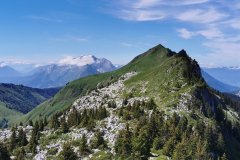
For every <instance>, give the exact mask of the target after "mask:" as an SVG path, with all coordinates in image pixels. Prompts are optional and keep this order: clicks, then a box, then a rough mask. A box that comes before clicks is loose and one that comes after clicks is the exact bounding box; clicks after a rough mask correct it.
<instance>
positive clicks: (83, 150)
mask: <svg viewBox="0 0 240 160" xmlns="http://www.w3.org/2000/svg"><path fill="white" fill-rule="evenodd" d="M79 149H80V153H81V154H83V155H84V154H85V153H87V152H88V146H87V138H86V135H85V134H83V136H82V138H81V143H80V146H79Z"/></svg>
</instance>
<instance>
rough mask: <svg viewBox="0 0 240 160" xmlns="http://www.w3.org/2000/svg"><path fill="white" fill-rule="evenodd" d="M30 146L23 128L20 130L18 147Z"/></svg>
mask: <svg viewBox="0 0 240 160" xmlns="http://www.w3.org/2000/svg"><path fill="white" fill-rule="evenodd" d="M27 144H28V141H27V136H26V132H24V131H23V129H22V128H20V129H19V130H18V145H19V146H26V145H27Z"/></svg>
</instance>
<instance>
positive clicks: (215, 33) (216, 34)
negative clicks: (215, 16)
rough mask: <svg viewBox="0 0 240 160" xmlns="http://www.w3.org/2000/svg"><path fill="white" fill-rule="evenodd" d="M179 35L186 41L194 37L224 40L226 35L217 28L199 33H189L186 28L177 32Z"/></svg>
mask: <svg viewBox="0 0 240 160" xmlns="http://www.w3.org/2000/svg"><path fill="white" fill-rule="evenodd" d="M177 31H178V33H179V36H180V37H182V38H184V39H190V38H192V37H194V36H203V37H205V38H206V39H215V38H223V37H224V34H223V33H222V32H221V31H220V30H219V29H218V28H215V27H210V28H207V29H204V30H198V31H189V30H188V29H186V28H181V29H178V30H177Z"/></svg>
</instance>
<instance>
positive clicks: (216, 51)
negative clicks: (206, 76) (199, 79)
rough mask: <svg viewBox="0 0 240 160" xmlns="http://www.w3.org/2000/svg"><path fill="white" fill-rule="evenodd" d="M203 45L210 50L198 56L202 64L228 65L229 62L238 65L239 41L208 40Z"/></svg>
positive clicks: (239, 62)
mask: <svg viewBox="0 0 240 160" xmlns="http://www.w3.org/2000/svg"><path fill="white" fill-rule="evenodd" d="M204 45H205V46H206V47H208V48H210V49H211V51H210V52H209V53H208V54H205V55H199V56H198V59H199V61H200V62H201V64H202V65H203V66H209V64H211V65H212V66H229V64H231V65H236V66H239V64H240V58H239V50H240V45H239V43H236V42H219V41H211V42H210V41H209V42H206V43H204Z"/></svg>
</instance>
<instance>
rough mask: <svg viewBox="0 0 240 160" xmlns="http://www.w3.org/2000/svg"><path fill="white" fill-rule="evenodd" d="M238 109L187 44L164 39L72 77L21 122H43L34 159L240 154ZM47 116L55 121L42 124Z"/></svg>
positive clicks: (31, 146)
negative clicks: (168, 44)
mask: <svg viewBox="0 0 240 160" xmlns="http://www.w3.org/2000/svg"><path fill="white" fill-rule="evenodd" d="M239 113H240V110H239V104H238V103H237V102H236V101H233V100H232V99H231V97H228V96H226V95H223V94H221V93H219V92H217V91H215V90H212V89H211V88H210V87H209V86H208V85H207V84H206V82H205V81H204V79H203V77H202V74H201V69H200V67H199V65H198V63H197V61H196V60H194V59H191V58H190V57H189V56H188V55H187V53H186V51H185V50H181V51H179V52H174V51H171V50H170V49H168V48H165V47H164V46H162V45H158V46H155V47H153V48H151V49H149V50H148V51H146V52H145V53H143V54H141V55H139V56H137V57H136V58H134V59H133V60H132V61H131V62H130V63H129V64H127V65H126V66H123V67H122V68H120V69H118V70H115V71H112V72H108V73H103V74H98V75H92V76H88V77H85V78H81V79H78V80H75V81H73V82H70V83H68V84H67V85H66V86H65V87H64V88H63V89H62V90H60V91H59V92H58V93H57V94H56V95H55V96H54V97H53V98H52V99H50V100H48V101H46V102H44V103H43V104H41V105H39V106H38V107H37V108H35V109H33V110H32V111H31V112H29V113H28V114H26V115H24V116H23V117H22V118H21V119H20V120H18V121H22V122H23V123H25V124H26V123H28V121H31V120H32V121H36V124H37V125H33V132H31V133H32V135H31V137H32V139H33V138H34V140H30V142H29V144H28V147H29V149H27V153H29V152H32V153H34V154H33V156H34V158H35V159H40V158H42V157H45V158H44V159H47V158H50V159H58V158H59V159H64V157H65V156H68V157H69V156H71V157H73V158H72V159H74V160H75V159H85V158H86V159H149V158H157V159H173V160H178V159H214V160H215V159H216V160H217V159H227V158H228V157H229V159H233V160H235V159H236V160H237V159H238V157H239V156H240V154H239V152H238V151H239V149H240V127H239V122H240V118H239ZM42 117H46V118H45V119H48V120H49V122H48V123H45V125H41V126H43V127H41V129H39V125H38V124H39V123H41V122H42V120H41V119H42ZM47 124H48V125H47ZM37 131H40V132H41V133H42V135H41V134H40V137H39V136H38V135H39V134H38V132H37ZM0 135H1V134H0ZM0 138H1V137H0ZM36 146H37V147H36ZM36 148H38V150H37V151H36ZM12 153H13V154H14V152H12ZM27 155H30V154H27Z"/></svg>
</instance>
